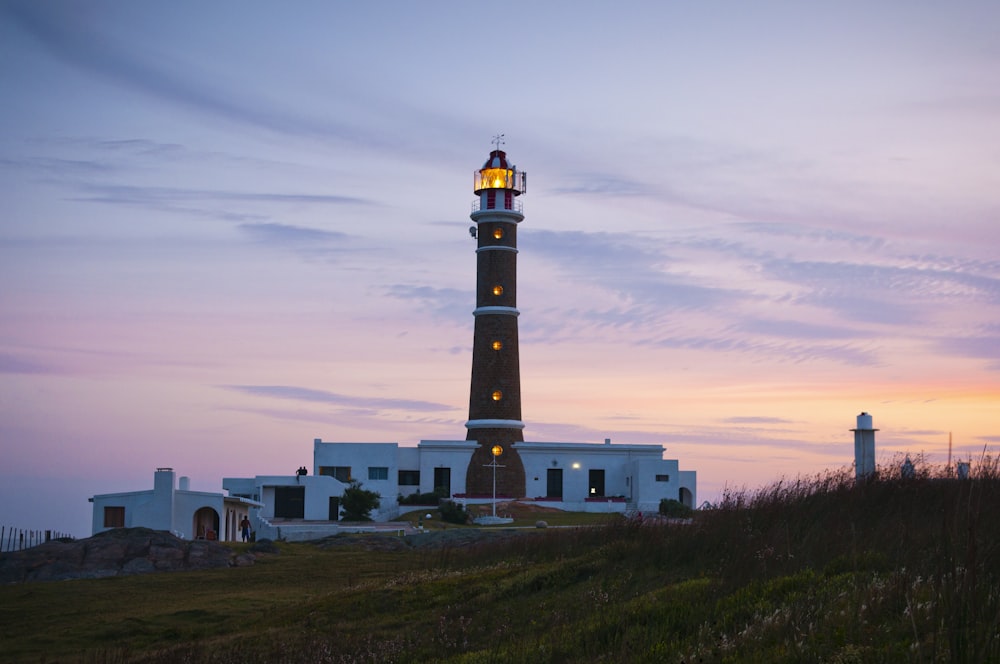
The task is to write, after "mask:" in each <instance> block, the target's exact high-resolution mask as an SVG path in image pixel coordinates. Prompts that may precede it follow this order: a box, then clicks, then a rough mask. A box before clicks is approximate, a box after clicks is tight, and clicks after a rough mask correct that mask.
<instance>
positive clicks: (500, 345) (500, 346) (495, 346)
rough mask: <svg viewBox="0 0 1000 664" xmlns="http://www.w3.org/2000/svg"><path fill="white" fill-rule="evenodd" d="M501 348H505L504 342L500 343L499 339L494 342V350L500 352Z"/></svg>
mask: <svg viewBox="0 0 1000 664" xmlns="http://www.w3.org/2000/svg"><path fill="white" fill-rule="evenodd" d="M501 348H503V342H502V341H500V340H499V339H497V340H496V341H494V342H493V350H500V349H501Z"/></svg>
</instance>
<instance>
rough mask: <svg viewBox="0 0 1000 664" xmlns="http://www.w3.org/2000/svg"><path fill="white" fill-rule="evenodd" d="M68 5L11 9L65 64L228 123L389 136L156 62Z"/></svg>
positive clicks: (356, 137)
mask: <svg viewBox="0 0 1000 664" xmlns="http://www.w3.org/2000/svg"><path fill="white" fill-rule="evenodd" d="M67 9H69V8H68V7H66V6H59V7H55V6H49V5H45V4H38V3H30V2H24V3H11V4H10V5H9V6H8V7H7V13H8V15H9V16H11V17H12V18H13V19H14V20H15V21H16V22H17V23H18V24H19V25H20V26H21V27H22V28H24V29H25V30H26V31H28V32H29V33H31V34H32V35H33V36H34V37H35V38H36V39H38V41H39V42H40V43H41V44H42V45H43V46H44V47H45V48H46V49H47V50H48V51H49V53H51V54H52V55H53V56H55V57H57V58H59V59H60V60H62V61H63V62H65V63H66V64H68V65H70V66H73V67H77V68H81V69H84V70H87V71H90V72H92V73H94V74H97V75H100V76H102V77H105V78H106V79H108V80H111V81H114V82H116V83H118V84H120V85H124V86H126V87H128V88H130V89H132V90H136V91H139V92H143V93H146V94H149V95H152V96H154V97H156V98H158V99H161V100H165V101H169V102H171V103H174V104H177V105H179V106H183V107H186V108H189V109H192V110H196V111H199V112H203V113H210V114H212V115H216V116H218V117H220V118H224V119H225V120H228V121H230V122H238V123H240V124H244V125H249V126H253V127H257V128H261V129H266V130H269V131H274V132H278V133H281V134H295V135H299V136H304V137H308V136H325V137H328V138H337V139H339V140H345V141H351V142H362V143H367V144H369V145H379V144H383V143H385V139H382V138H380V137H379V136H378V135H377V134H375V133H372V132H368V133H364V134H363V135H362V133H361V132H359V130H358V128H357V127H354V126H349V125H347V124H342V123H338V122H336V121H334V120H331V119H330V118H329V117H325V118H322V119H320V118H316V117H312V116H309V115H305V114H301V113H293V112H291V111H290V110H289V109H287V108H281V109H279V108H276V107H274V106H273V105H271V104H268V103H267V102H266V101H265V99H263V98H260V97H258V98H254V99H248V98H247V97H246V95H245V94H241V93H240V92H239V91H237V90H234V89H232V88H230V87H227V86H226V84H225V80H224V79H219V80H212V81H200V80H198V79H197V78H196V77H195V76H194V75H193V74H195V73H196V72H194V71H191V70H184V71H172V70H171V69H170V68H168V66H167V65H166V64H164V62H163V61H153V60H152V59H150V58H149V57H148V55H146V53H144V52H143V51H142V50H139V49H135V48H127V47H126V46H125V45H123V44H122V43H121V42H120V41H118V40H116V39H115V38H114V37H113V36H112V35H110V34H106V33H101V32H99V31H98V30H99V26H98V27H97V28H96V29H91V30H87V29H80V25H79V22H80V21H86V20H87V17H86V16H85V15H78V14H79V13H82V12H83V11H84V10H83V9H82V8H77V11H67Z"/></svg>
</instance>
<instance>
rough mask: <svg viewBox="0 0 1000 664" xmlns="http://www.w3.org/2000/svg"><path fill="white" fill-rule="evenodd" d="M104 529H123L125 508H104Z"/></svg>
mask: <svg viewBox="0 0 1000 664" xmlns="http://www.w3.org/2000/svg"><path fill="white" fill-rule="evenodd" d="M104 527H105V528H124V527H125V508H124V507H105V508H104Z"/></svg>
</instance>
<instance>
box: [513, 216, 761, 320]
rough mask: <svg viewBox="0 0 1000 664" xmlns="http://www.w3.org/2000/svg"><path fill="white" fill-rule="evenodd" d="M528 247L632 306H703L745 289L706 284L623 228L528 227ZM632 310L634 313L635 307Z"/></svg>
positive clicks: (730, 299) (576, 278)
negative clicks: (594, 230)
mask: <svg viewBox="0 0 1000 664" xmlns="http://www.w3.org/2000/svg"><path fill="white" fill-rule="evenodd" d="M525 236H526V237H527V238H530V242H531V245H532V246H531V250H532V252H534V253H536V254H538V255H540V256H541V257H542V258H545V259H546V260H548V261H549V262H550V264H551V265H553V266H554V267H556V268H557V269H558V270H560V271H562V272H563V273H565V274H566V275H568V276H569V277H571V278H572V279H573V280H574V281H577V282H585V283H587V284H588V285H589V286H591V287H596V288H600V289H603V290H607V291H611V292H613V293H616V294H618V295H620V296H621V297H623V298H625V299H626V300H628V301H629V302H632V303H633V304H635V305H646V306H652V307H656V308H658V309H661V310H664V309H669V310H674V311H676V310H678V309H704V308H710V307H713V306H716V305H719V304H722V303H726V302H733V301H735V300H736V299H738V298H739V297H741V296H742V297H746V296H747V295H748V293H746V292H740V291H737V290H736V289H729V288H718V287H712V286H705V285H702V284H700V283H697V279H696V278H694V277H692V276H690V275H688V274H682V273H673V272H671V271H669V270H668V269H667V268H668V266H669V265H670V264H671V263H672V262H674V261H673V260H672V259H671V257H670V256H669V255H668V254H666V253H665V252H664V251H662V247H660V246H659V245H658V243H656V242H651V241H650V240H649V239H648V238H645V237H641V236H638V235H629V234H626V233H605V232H599V233H587V232H582V231H569V232H560V233H556V232H553V231H544V230H541V231H539V230H531V231H527V232H526V233H525ZM632 313H635V312H634V311H633V312H632Z"/></svg>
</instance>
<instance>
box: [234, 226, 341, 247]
mask: <svg viewBox="0 0 1000 664" xmlns="http://www.w3.org/2000/svg"><path fill="white" fill-rule="evenodd" d="M237 228H238V229H239V230H240V231H242V232H243V233H246V234H247V235H249V236H250V237H251V238H253V239H254V240H256V241H259V242H266V243H268V244H284V245H296V246H297V245H315V244H324V243H328V242H342V241H343V240H346V239H348V238H349V237H350V236H349V235H347V234H346V233H339V232H336V231H324V230H320V229H317V228H304V227H302V226H292V225H289V224H279V223H266V224H240V225H239V226H237Z"/></svg>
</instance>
